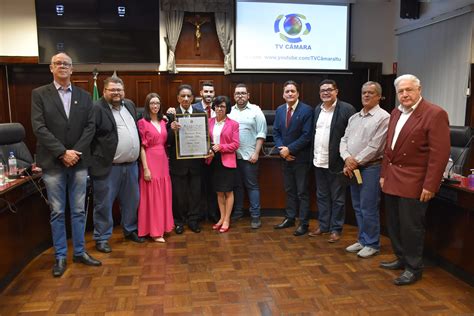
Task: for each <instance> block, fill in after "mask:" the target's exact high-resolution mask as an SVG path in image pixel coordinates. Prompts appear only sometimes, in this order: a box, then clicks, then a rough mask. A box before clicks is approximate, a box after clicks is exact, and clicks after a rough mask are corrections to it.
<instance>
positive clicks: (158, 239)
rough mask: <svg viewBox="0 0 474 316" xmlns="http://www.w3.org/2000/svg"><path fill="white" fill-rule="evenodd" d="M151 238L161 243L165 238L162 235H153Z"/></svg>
mask: <svg viewBox="0 0 474 316" xmlns="http://www.w3.org/2000/svg"><path fill="white" fill-rule="evenodd" d="M153 240H154V241H156V242H161V243H164V242H166V240H165V239H164V238H163V236H162V237H153Z"/></svg>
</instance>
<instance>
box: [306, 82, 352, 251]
mask: <svg viewBox="0 0 474 316" xmlns="http://www.w3.org/2000/svg"><path fill="white" fill-rule="evenodd" d="M338 92H339V90H338V89H337V84H336V82H335V81H334V80H330V79H326V80H323V81H321V83H320V84H319V96H320V98H321V101H322V103H320V104H319V105H318V106H316V108H315V109H314V126H313V138H312V142H313V144H312V155H311V158H312V160H313V165H314V166H315V169H314V170H315V171H314V172H315V177H316V196H317V204H318V220H319V227H317V228H316V229H314V230H313V231H312V232H310V233H309V235H310V236H312V237H315V236H319V235H322V234H328V233H330V234H331V235H330V236H329V239H328V242H331V243H334V242H337V241H338V240H339V239H340V238H341V232H342V226H343V225H344V217H345V209H344V205H345V200H346V187H347V185H346V183H345V178H344V175H343V174H342V170H343V168H344V160H342V158H341V155H340V154H339V145H340V143H341V138H342V137H343V136H344V132H345V130H346V127H347V123H348V121H349V118H350V117H351V116H352V115H353V114H355V112H356V111H355V109H354V107H353V106H352V105H350V104H349V103H346V102H343V101H341V100H339V99H338V98H337V94H338Z"/></svg>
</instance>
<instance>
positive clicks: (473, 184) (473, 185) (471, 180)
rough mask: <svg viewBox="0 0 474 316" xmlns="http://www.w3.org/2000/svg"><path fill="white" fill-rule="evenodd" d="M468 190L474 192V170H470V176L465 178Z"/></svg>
mask: <svg viewBox="0 0 474 316" xmlns="http://www.w3.org/2000/svg"><path fill="white" fill-rule="evenodd" d="M467 183H468V185H469V189H471V190H474V169H471V174H470V175H469V176H468V177H467Z"/></svg>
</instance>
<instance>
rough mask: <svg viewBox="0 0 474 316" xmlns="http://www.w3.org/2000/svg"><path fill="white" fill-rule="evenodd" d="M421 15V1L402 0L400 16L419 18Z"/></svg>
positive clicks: (403, 17)
mask: <svg viewBox="0 0 474 316" xmlns="http://www.w3.org/2000/svg"><path fill="white" fill-rule="evenodd" d="M419 17H420V3H419V2H418V0H400V18H401V19H418V18H419Z"/></svg>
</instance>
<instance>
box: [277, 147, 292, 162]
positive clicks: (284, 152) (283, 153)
mask: <svg viewBox="0 0 474 316" xmlns="http://www.w3.org/2000/svg"><path fill="white" fill-rule="evenodd" d="M278 149H280V156H281V158H283V159H286V157H287V156H288V155H289V154H290V150H289V149H288V147H286V146H280V147H278Z"/></svg>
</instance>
